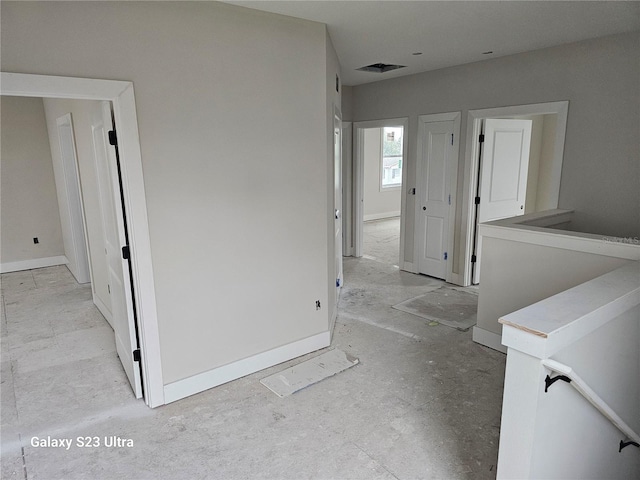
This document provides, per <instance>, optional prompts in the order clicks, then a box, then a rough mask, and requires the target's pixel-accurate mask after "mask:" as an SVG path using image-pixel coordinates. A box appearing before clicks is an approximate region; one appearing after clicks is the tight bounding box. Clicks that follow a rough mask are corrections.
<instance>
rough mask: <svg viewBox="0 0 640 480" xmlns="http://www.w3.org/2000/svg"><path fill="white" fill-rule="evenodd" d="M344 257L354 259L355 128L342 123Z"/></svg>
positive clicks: (349, 123) (347, 123)
mask: <svg viewBox="0 0 640 480" xmlns="http://www.w3.org/2000/svg"><path fill="white" fill-rule="evenodd" d="M342 147H343V148H342V210H343V215H342V237H343V242H342V255H344V256H345V257H352V256H353V253H354V246H353V245H354V242H353V230H354V228H353V223H354V222H353V213H354V212H353V170H354V168H353V128H352V123H351V122H345V121H343V122H342Z"/></svg>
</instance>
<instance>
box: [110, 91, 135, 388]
mask: <svg viewBox="0 0 640 480" xmlns="http://www.w3.org/2000/svg"><path fill="white" fill-rule="evenodd" d="M102 118H103V134H104V135H105V137H104V145H105V146H106V154H107V167H108V175H109V186H110V187H111V188H110V199H111V200H110V203H111V208H109V210H110V211H109V212H105V215H104V216H105V219H107V220H106V221H105V232H106V236H107V240H108V241H107V244H108V245H109V248H107V266H108V271H109V289H110V295H111V316H112V321H113V323H112V326H113V330H114V332H115V340H116V350H117V352H118V357H120V362H122V366H123V368H124V371H125V373H126V374H127V378H128V379H129V382H130V383H131V387H132V388H133V391H134V393H135V395H136V398H142V382H141V378H140V368H139V365H138V362H136V361H134V359H133V351H134V350H135V349H136V348H138V347H137V345H138V341H137V338H136V326H135V315H134V310H133V294H132V290H131V280H130V276H129V275H130V273H129V262H128V260H125V259H123V258H122V247H123V246H125V245H127V239H126V230H125V224H124V211H123V206H122V200H121V198H122V197H121V194H120V175H119V171H118V159H117V157H116V152H115V148H114V147H112V146H111V145H108V140H107V138H108V137H106V135H108V130H111V128H112V125H113V123H112V120H111V106H110V104H109V102H104V103H103V105H102ZM104 173H105V174H106V173H107V172H106V171H105V172H104ZM106 196H107V197H109V195H106ZM107 203H109V200H107ZM105 207H107V205H105Z"/></svg>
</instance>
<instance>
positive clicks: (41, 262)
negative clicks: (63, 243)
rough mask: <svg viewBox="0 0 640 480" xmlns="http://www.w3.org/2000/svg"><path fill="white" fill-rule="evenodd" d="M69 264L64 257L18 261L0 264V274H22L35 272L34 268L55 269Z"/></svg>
mask: <svg viewBox="0 0 640 480" xmlns="http://www.w3.org/2000/svg"><path fill="white" fill-rule="evenodd" d="M68 263H69V260H68V259H67V257H65V256H64V255H58V256H56V257H44V258H33V259H31V260H18V261H17V262H5V263H2V264H0V273H10V272H21V271H23V270H33V269H34V268H45V267H55V266H56V265H66V264H68Z"/></svg>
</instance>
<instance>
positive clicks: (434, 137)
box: [415, 121, 454, 279]
mask: <svg viewBox="0 0 640 480" xmlns="http://www.w3.org/2000/svg"><path fill="white" fill-rule="evenodd" d="M421 129H422V131H421V135H420V142H421V155H420V156H419V158H418V165H417V179H418V181H417V183H416V240H415V242H416V246H417V249H418V258H417V263H418V272H419V273H423V274H425V275H430V276H432V277H436V278H442V279H444V278H445V277H446V274H447V261H448V259H449V252H447V246H448V245H449V215H450V206H451V187H450V184H451V168H450V159H451V158H452V155H454V151H453V121H446V122H428V123H423V124H422V128H421Z"/></svg>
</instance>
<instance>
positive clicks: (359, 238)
mask: <svg viewBox="0 0 640 480" xmlns="http://www.w3.org/2000/svg"><path fill="white" fill-rule="evenodd" d="M397 126H401V127H402V128H403V137H404V138H403V143H402V158H403V159H404V165H403V166H402V193H401V203H400V212H401V213H400V252H399V258H400V262H399V263H400V266H401V267H402V264H403V263H404V244H405V236H404V231H405V228H406V216H407V211H406V210H407V168H406V165H407V163H408V160H409V158H408V157H409V140H410V136H409V117H401V118H389V119H385V120H368V121H366V122H355V123H354V124H353V131H354V145H353V151H354V156H353V157H354V158H353V161H354V179H353V186H354V189H353V190H354V192H353V203H354V205H353V210H354V219H353V221H354V224H355V229H354V230H355V231H354V233H355V238H354V242H353V243H354V252H353V254H354V256H355V257H361V256H362V244H363V230H362V229H363V225H362V224H363V223H364V208H363V198H364V152H363V150H364V148H363V147H364V130H365V129H367V128H382V127H397Z"/></svg>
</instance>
